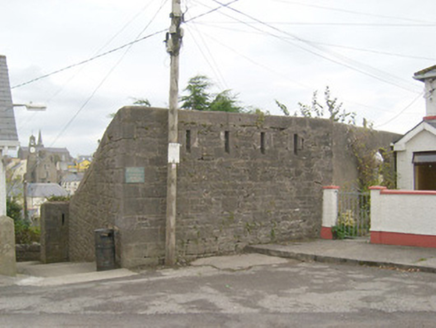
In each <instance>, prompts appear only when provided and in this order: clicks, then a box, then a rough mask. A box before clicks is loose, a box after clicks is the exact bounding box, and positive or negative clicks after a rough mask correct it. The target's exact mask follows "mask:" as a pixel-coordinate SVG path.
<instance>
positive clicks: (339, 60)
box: [211, 0, 418, 93]
mask: <svg viewBox="0 0 436 328" xmlns="http://www.w3.org/2000/svg"><path fill="white" fill-rule="evenodd" d="M211 1H213V2H215V3H218V4H221V5H223V6H224V4H222V3H221V2H220V1H218V0H211ZM225 7H226V8H227V9H229V10H231V11H233V12H236V13H238V14H240V15H242V16H244V17H247V18H249V19H251V20H253V21H254V22H257V23H260V24H261V25H264V26H266V27H268V28H270V29H272V30H274V31H276V32H279V33H280V34H284V35H287V36H289V37H291V38H293V39H295V40H296V41H299V42H302V43H304V44H306V45H308V46H311V47H312V48H315V49H316V50H317V51H319V52H317V51H314V50H312V49H308V48H307V47H304V46H302V45H298V44H295V43H291V42H290V41H289V40H287V39H286V38H283V37H281V36H279V35H276V34H273V33H271V32H267V31H263V30H261V29H259V28H257V27H256V26H253V25H251V24H249V23H245V22H243V21H241V20H239V19H237V18H235V17H231V18H232V19H235V20H237V21H240V22H242V23H244V24H246V25H247V26H249V27H251V28H252V29H256V30H258V31H262V32H264V33H266V34H268V35H270V36H273V37H275V38H277V39H279V40H281V41H284V42H288V43H291V44H292V45H293V46H295V47H298V48H300V49H302V50H304V51H306V52H309V53H311V54H313V55H315V56H318V57H321V58H323V59H326V60H328V61H331V62H333V63H336V64H338V65H341V66H344V67H347V68H349V69H351V70H354V71H356V72H359V73H361V74H364V75H367V76H369V77H372V78H374V79H377V80H379V81H382V82H385V83H388V84H391V85H395V86H397V87H399V88H401V89H403V90H406V91H409V92H412V93H417V92H418V91H415V90H412V87H413V88H415V86H414V85H413V84H411V83H410V82H409V81H405V82H402V83H403V84H400V83H399V82H398V81H403V80H402V79H401V78H398V77H396V76H394V75H392V74H390V73H387V72H383V71H380V70H378V69H375V68H373V67H371V66H369V65H366V64H362V63H359V62H357V61H355V60H352V59H350V58H347V57H346V56H343V55H340V54H337V53H334V52H329V51H327V50H325V49H322V48H321V47H319V46H317V45H315V44H312V43H311V42H309V41H307V40H305V39H302V38H300V37H298V36H296V35H293V34H291V33H289V32H286V31H283V30H281V29H279V28H277V27H275V26H272V25H269V24H267V23H265V22H263V21H261V20H259V19H257V18H255V17H253V16H250V15H248V14H246V13H244V12H242V11H240V10H238V9H235V8H233V7H230V6H225ZM406 84H407V85H408V87H406V86H405V85H406Z"/></svg>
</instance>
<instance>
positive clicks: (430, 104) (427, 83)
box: [413, 65, 436, 121]
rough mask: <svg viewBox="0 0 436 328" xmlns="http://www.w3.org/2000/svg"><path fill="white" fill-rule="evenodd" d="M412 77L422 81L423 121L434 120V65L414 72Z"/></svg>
mask: <svg viewBox="0 0 436 328" xmlns="http://www.w3.org/2000/svg"><path fill="white" fill-rule="evenodd" d="M413 78H414V79H415V80H418V81H421V82H424V89H425V93H424V99H425V113H426V114H425V117H424V121H429V120H436V91H435V90H436V65H435V66H431V67H428V68H426V69H423V70H421V71H419V72H416V73H415V74H414V75H413Z"/></svg>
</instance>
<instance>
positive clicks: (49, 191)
mask: <svg viewBox="0 0 436 328" xmlns="http://www.w3.org/2000/svg"><path fill="white" fill-rule="evenodd" d="M27 196H28V197H44V198H48V197H52V196H68V193H67V191H66V190H65V189H64V188H62V187H61V186H60V185H58V184H57V183H29V184H28V185H27Z"/></svg>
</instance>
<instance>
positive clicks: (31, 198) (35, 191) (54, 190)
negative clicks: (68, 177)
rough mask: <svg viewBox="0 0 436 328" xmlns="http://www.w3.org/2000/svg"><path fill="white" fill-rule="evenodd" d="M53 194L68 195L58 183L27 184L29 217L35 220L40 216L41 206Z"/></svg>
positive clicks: (58, 195)
mask: <svg viewBox="0 0 436 328" xmlns="http://www.w3.org/2000/svg"><path fill="white" fill-rule="evenodd" d="M53 196H57V197H67V196H68V193H67V191H66V190H65V189H64V188H62V187H61V186H60V185H58V184H57V183H29V184H27V197H26V200H27V210H28V213H29V218H30V219H31V220H32V221H34V223H37V222H35V220H37V219H38V218H39V217H40V216H41V212H40V208H41V205H42V204H43V203H45V202H46V201H47V199H48V198H51V197H53Z"/></svg>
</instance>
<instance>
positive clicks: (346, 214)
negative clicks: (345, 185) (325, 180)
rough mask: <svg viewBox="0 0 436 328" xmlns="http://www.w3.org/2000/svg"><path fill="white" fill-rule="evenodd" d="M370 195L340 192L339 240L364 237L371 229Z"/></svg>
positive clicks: (337, 229) (337, 226)
mask: <svg viewBox="0 0 436 328" xmlns="http://www.w3.org/2000/svg"><path fill="white" fill-rule="evenodd" d="M370 207H371V203H370V195H369V193H361V192H349V191H339V193H338V218H337V224H336V229H335V232H336V234H337V237H338V238H341V239H343V238H354V237H363V236H366V235H368V234H369V229H370V227H371V215H370Z"/></svg>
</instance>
